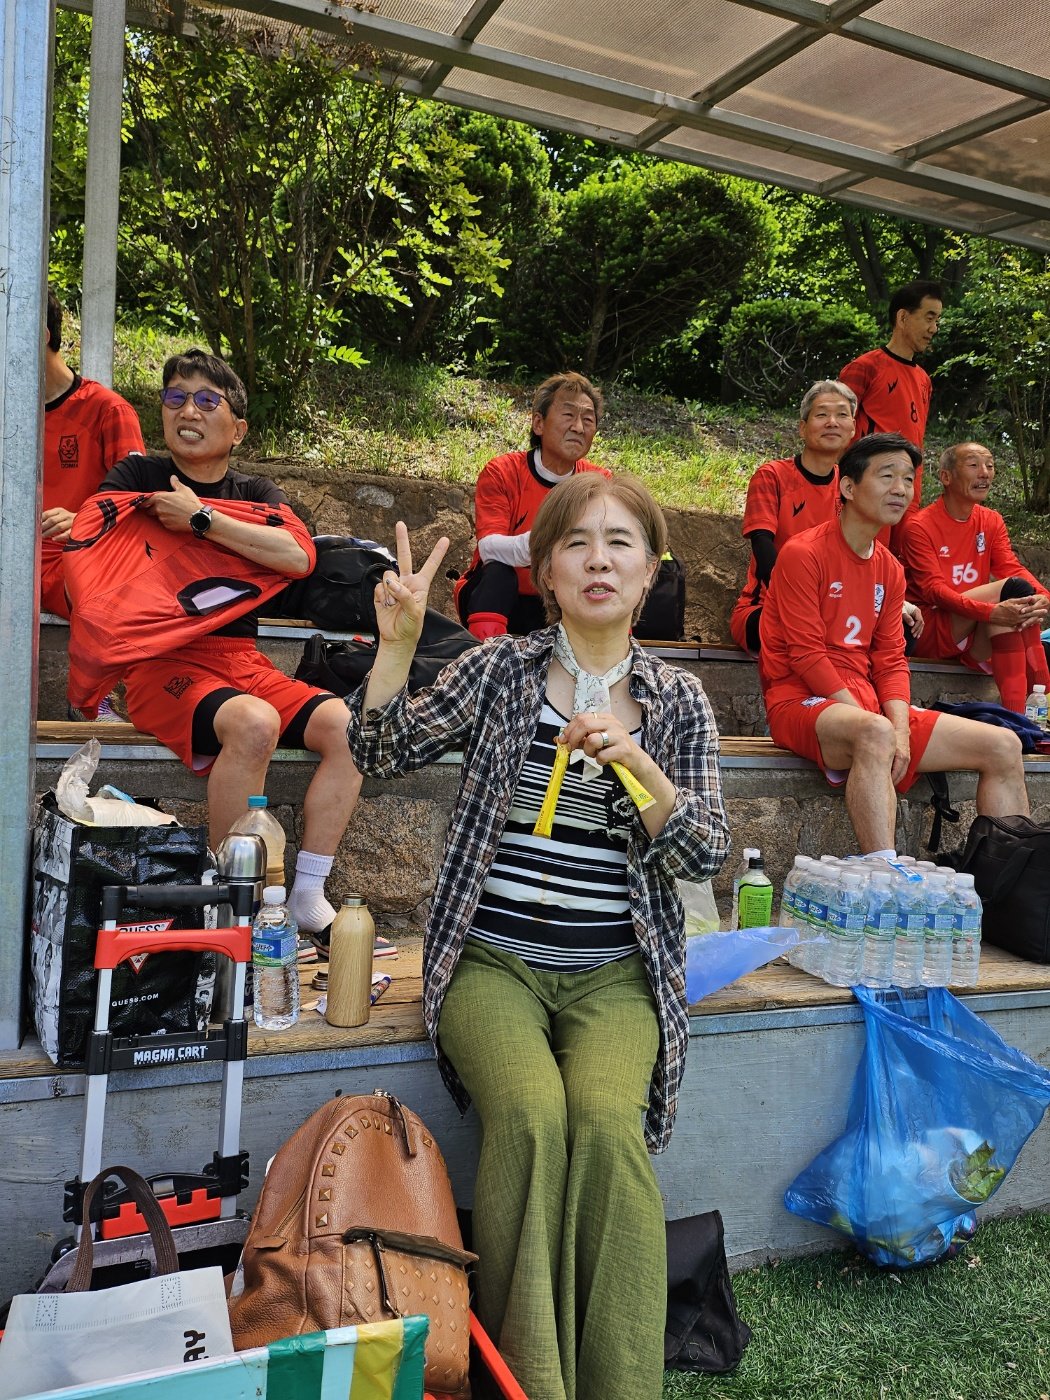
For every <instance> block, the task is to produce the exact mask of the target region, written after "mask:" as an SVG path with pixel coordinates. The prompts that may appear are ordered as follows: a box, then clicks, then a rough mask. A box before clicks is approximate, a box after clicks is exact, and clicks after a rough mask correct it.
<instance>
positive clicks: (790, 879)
mask: <svg viewBox="0 0 1050 1400" xmlns="http://www.w3.org/2000/svg"><path fill="white" fill-rule="evenodd" d="M811 864H812V862H811V861H810V858H809V856H796V857H795V861H794V864H793V865H792V867H791V869H790V870H789V871H788V873H787V876H786V877H785V879H784V889H783V892H782V894H781V896H780V913H779V914H778V915H777V926H778V927H779V928H799V927H800V926H801V925H802V924H804V923H805V915H804V914H803V912H802V908H801V905H802V903H803V902H804V903H806V904H808V900H806V899H805V895H803V894H802V887H803V885H804V883H805V874H806V870H807V868H808V867H809V866H810V865H811Z"/></svg>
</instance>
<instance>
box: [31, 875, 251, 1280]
mask: <svg viewBox="0 0 1050 1400" xmlns="http://www.w3.org/2000/svg"><path fill="white" fill-rule="evenodd" d="M253 897H254V886H253V885H252V884H251V883H246V882H235V881H231V882H230V883H229V884H215V885H106V886H105V887H104V888H103V890H102V927H101V928H100V929H99V933H98V942H97V945H96V949H95V967H96V969H97V970H98V989H97V996H96V1002H95V1026H94V1030H93V1031H92V1033H91V1036H90V1039H89V1042H88V1052H87V1064H86V1085H85V1093H84V1134H83V1144H82V1152H81V1162H80V1173H79V1176H77V1177H75V1178H74V1179H73V1180H72V1181H67V1182H66V1186H65V1202H64V1208H63V1219H65V1220H67V1221H75V1222H78V1221H79V1220H80V1215H81V1207H82V1201H83V1193H84V1190H85V1188H86V1185H87V1183H88V1182H90V1181H91V1180H92V1178H93V1177H94V1176H95V1175H96V1174H97V1173H98V1172H99V1171H100V1170H101V1168H102V1165H103V1163H102V1141H103V1127H104V1124H105V1114H106V1092H107V1088H108V1084H109V1075H110V1072H111V1071H114V1070H124V1071H132V1072H134V1071H142V1070H147V1069H154V1068H156V1067H158V1066H166V1065H176V1066H177V1065H199V1064H202V1063H205V1062H207V1061H209V1060H222V1062H223V1070H222V1095H221V1102H220V1109H219V1146H218V1150H217V1151H216V1152H215V1153H214V1154H213V1157H212V1160H211V1162H210V1163H208V1164H207V1165H206V1166H205V1167H204V1168H203V1170H202V1171H200V1172H195V1173H186V1172H176V1173H167V1174H162V1175H159V1176H154V1177H151V1178H150V1185H151V1186H152V1188H153V1190H154V1193H155V1194H156V1196H157V1198H158V1200H159V1202H160V1205H161V1209H162V1210H163V1212H164V1215H165V1216H166V1218H167V1220H168V1222H169V1224H170V1225H171V1226H172V1228H173V1231H174V1235H175V1244H176V1248H177V1249H178V1250H179V1253H180V1255H182V1254H185V1255H189V1254H195V1253H198V1252H199V1251H202V1250H221V1249H222V1248H224V1247H233V1248H236V1247H238V1246H239V1245H240V1244H242V1243H243V1241H244V1237H245V1235H246V1233H247V1224H248V1222H247V1217H245V1216H243V1215H240V1214H238V1212H237V1194H238V1192H240V1191H242V1190H244V1188H245V1187H246V1186H247V1184H248V1154H247V1153H246V1152H243V1151H241V1149H240V1129H241V1100H242V1096H243V1085H244V1061H245V1059H246V1058H247V1054H248V1028H247V1023H246V1022H245V1019H244V983H245V972H246V967H247V964H248V960H249V959H250V957H251V919H252V910H253ZM213 904H229V905H230V906H231V908H232V911H233V917H234V926H233V927H232V928H221V929H204V928H199V929H170V930H169V929H168V928H167V927H165V926H163V925H164V922H165V921H163V920H155V921H152V922H151V921H149V920H143V921H142V922H141V923H134V924H124V925H118V923H117V919H118V918H119V917H120V913H121V910H122V909H123V908H125V907H127V906H132V907H135V908H140V909H156V910H170V909H172V908H205V907H207V906H209V905H213ZM166 952H214V953H217V954H223V955H224V956H226V957H228V958H229V959H230V960H231V961H232V963H233V975H232V977H231V978H230V979H229V987H230V991H229V996H228V1004H227V1006H226V1007H225V1008H224V1009H223V1010H224V1015H225V1019H224V1021H223V1024H222V1025H221V1026H211V1027H209V1028H208V1029H207V1030H206V1031H205V1032H203V1033H199V1032H196V1031H184V1032H175V1033H167V1034H164V1035H126V1036H115V1035H114V1034H113V1033H112V1031H111V1030H110V1029H109V1003H110V996H111V993H112V981H113V971H114V969H115V968H117V967H118V966H119V965H120V964H121V963H122V962H125V961H127V960H128V959H134V958H138V957H141V956H143V955H145V954H149V955H156V954H163V953H166ZM96 1233H97V1235H98V1241H97V1242H96V1244H95V1260H96V1266H97V1267H101V1266H106V1265H121V1266H123V1265H136V1264H140V1263H144V1262H145V1261H146V1260H148V1259H149V1258H150V1257H151V1252H150V1247H149V1236H148V1234H147V1233H146V1225H145V1221H144V1220H143V1219H142V1215H141V1213H140V1212H139V1210H138V1208H137V1206H136V1205H135V1204H134V1202H133V1201H132V1200H131V1199H130V1197H128V1196H127V1194H126V1193H125V1192H123V1191H116V1192H114V1193H113V1194H111V1195H107V1196H106V1197H105V1199H104V1200H103V1203H102V1213H101V1219H100V1220H99V1222H98V1224H97V1230H96ZM79 1234H80V1227H79V1225H78V1227H77V1231H76V1235H77V1238H79ZM73 1245H74V1242H73V1241H64V1242H63V1243H62V1244H60V1245H59V1246H58V1247H57V1249H56V1251H55V1262H54V1263H53V1265H52V1267H51V1269H50V1270H49V1271H48V1274H47V1276H46V1277H45V1279H44V1282H43V1284H42V1285H41V1291H44V1292H53V1291H57V1290H59V1289H62V1288H64V1287H65V1284H66V1282H67V1280H68V1278H69V1275H70V1274H71V1273H72V1270H73V1266H74V1264H75V1261H76V1249H75V1247H73ZM133 1272H134V1269H133ZM138 1272H139V1273H142V1272H146V1270H145V1269H144V1268H142V1267H139V1268H138Z"/></svg>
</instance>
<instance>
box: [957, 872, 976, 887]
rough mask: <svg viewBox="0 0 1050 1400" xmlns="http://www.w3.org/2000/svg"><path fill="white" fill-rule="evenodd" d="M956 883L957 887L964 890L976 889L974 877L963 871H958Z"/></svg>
mask: <svg viewBox="0 0 1050 1400" xmlns="http://www.w3.org/2000/svg"><path fill="white" fill-rule="evenodd" d="M955 883H956V885H959V886H961V887H962V888H963V889H964V890H972V889H973V887H974V879H973V876H972V875H967V874H965V873H964V872H963V871H961V870H960V871H958V872H957V874H956V876H955Z"/></svg>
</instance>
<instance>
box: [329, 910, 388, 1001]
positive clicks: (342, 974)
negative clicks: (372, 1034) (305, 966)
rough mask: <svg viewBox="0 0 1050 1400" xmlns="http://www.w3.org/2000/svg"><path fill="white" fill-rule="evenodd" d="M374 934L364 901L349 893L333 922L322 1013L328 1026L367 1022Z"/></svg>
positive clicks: (374, 929) (370, 916)
mask: <svg viewBox="0 0 1050 1400" xmlns="http://www.w3.org/2000/svg"><path fill="white" fill-rule="evenodd" d="M375 933H376V926H375V924H374V923H373V922H372V915H371V914H370V913H369V912H368V905H367V904H366V903H365V901H364V899H363V898H362V897H361V895H359V894H348V895H347V897H346V898H345V899H344V900H343V907H342V908H341V909H340V910H339V912H338V914H336V916H335V918H334V919H333V920H332V943H331V948H330V951H329V954H328V1007H327V1009H326V1011H325V1020H326V1021H327V1022H328V1024H329V1025H330V1026H363V1025H364V1024H365V1022H366V1021H367V1020H368V1013H369V1011H370V1009H371V1008H370V1005H369V996H370V994H371V991H372V954H373V950H374V947H375Z"/></svg>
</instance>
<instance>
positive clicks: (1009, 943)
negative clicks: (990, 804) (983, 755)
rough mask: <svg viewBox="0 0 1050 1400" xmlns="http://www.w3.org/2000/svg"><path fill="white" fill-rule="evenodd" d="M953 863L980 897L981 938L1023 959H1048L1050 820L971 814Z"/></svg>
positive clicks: (1044, 960) (1049, 930)
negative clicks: (1046, 822) (961, 846)
mask: <svg viewBox="0 0 1050 1400" xmlns="http://www.w3.org/2000/svg"><path fill="white" fill-rule="evenodd" d="M955 865H956V868H957V869H959V870H962V871H965V872H966V873H967V874H970V875H972V876H973V882H974V887H975V889H976V890H977V893H978V894H979V895H980V896H981V904H982V905H983V909H982V913H981V937H982V938H983V939H984V940H985V942H986V943H994V944H995V945H996V947H998V948H1005V949H1006V951H1007V952H1008V953H1013V954H1014V955H1015V956H1016V957H1019V958H1026V959H1027V960H1028V962H1034V963H1050V825H1046V824H1040V823H1039V822H1034V821H1032V819H1031V818H1030V817H974V819H973V823H972V825H971V827H970V830H969V833H968V834H967V837H966V845H965V847H964V848H963V852H962V855H960V856H958V857H957V858H956V861H955Z"/></svg>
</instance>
